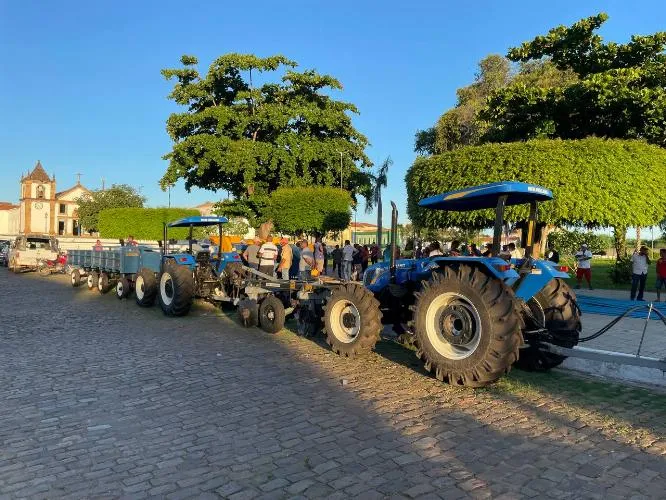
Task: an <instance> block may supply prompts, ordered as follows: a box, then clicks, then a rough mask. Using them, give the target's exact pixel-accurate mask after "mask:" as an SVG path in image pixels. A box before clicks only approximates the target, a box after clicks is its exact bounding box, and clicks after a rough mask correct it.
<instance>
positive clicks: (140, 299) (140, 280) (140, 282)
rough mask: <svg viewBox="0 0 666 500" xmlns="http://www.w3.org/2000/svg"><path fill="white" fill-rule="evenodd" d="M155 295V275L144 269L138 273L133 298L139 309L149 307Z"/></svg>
mask: <svg viewBox="0 0 666 500" xmlns="http://www.w3.org/2000/svg"><path fill="white" fill-rule="evenodd" d="M156 295H157V279H155V273H154V272H152V271H151V270H150V269H146V268H145V267H144V268H142V269H141V271H139V274H138V275H137V277H136V281H135V282H134V298H135V300H136V303H137V305H139V306H140V307H150V306H152V305H153V303H154V302H155V296H156Z"/></svg>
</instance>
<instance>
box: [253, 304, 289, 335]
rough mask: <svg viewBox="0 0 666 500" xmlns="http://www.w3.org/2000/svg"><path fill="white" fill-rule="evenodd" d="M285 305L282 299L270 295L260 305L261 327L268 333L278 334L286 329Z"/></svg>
mask: <svg viewBox="0 0 666 500" xmlns="http://www.w3.org/2000/svg"><path fill="white" fill-rule="evenodd" d="M284 318H285V314H284V304H283V303H282V301H281V300H280V299H278V298H277V297H275V296H273V295H269V296H268V297H266V298H265V299H264V300H262V301H261V304H259V325H260V326H261V329H262V330H263V331H265V332H268V333H278V332H279V331H280V330H282V329H283V328H284Z"/></svg>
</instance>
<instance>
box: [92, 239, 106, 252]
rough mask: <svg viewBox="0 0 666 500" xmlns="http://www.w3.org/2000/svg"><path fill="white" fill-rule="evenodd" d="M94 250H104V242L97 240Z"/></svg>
mask: <svg viewBox="0 0 666 500" xmlns="http://www.w3.org/2000/svg"><path fill="white" fill-rule="evenodd" d="M93 250H95V251H96V252H101V251H102V250H104V247H102V242H101V241H100V240H97V241H96V242H95V246H94V247H93Z"/></svg>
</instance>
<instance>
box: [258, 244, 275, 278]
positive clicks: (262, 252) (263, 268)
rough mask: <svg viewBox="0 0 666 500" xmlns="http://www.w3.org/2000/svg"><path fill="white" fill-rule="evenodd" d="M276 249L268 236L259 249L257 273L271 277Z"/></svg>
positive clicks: (273, 270) (273, 271)
mask: <svg viewBox="0 0 666 500" xmlns="http://www.w3.org/2000/svg"><path fill="white" fill-rule="evenodd" d="M277 254H278V249H277V246H275V243H273V239H272V238H271V237H270V236H269V237H268V238H266V243H264V244H263V245H261V247H260V248H259V272H260V273H264V274H268V275H269V276H273V274H274V273H275V259H277Z"/></svg>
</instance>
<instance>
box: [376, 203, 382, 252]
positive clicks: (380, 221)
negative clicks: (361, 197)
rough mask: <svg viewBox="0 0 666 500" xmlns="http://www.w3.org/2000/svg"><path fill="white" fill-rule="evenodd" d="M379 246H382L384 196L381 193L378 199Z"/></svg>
mask: <svg viewBox="0 0 666 500" xmlns="http://www.w3.org/2000/svg"><path fill="white" fill-rule="evenodd" d="M375 243H377V245H378V246H379V247H380V248H381V246H382V195H381V193H379V197H378V198H377V241H375Z"/></svg>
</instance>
